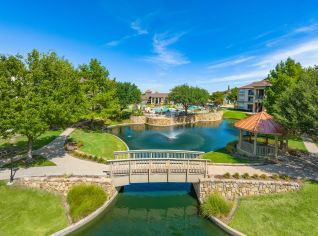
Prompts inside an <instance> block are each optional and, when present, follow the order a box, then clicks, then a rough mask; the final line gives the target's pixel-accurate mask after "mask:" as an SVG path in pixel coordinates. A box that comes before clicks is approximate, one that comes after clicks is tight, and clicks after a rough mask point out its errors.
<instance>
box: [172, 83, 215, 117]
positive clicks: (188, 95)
mask: <svg viewBox="0 0 318 236" xmlns="http://www.w3.org/2000/svg"><path fill="white" fill-rule="evenodd" d="M208 99H209V92H208V91H207V90H205V89H202V88H198V87H191V86H189V85H187V84H183V85H179V86H176V87H174V88H173V89H171V91H170V93H169V96H168V100H169V101H174V102H175V103H181V104H182V106H183V107H184V110H185V113H186V114H187V112H188V108H189V106H190V105H205V104H206V103H207V102H208Z"/></svg>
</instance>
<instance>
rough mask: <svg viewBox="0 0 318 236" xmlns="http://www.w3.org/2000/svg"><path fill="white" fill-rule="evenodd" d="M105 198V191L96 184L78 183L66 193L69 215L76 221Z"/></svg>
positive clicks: (90, 211) (95, 207)
mask: <svg viewBox="0 0 318 236" xmlns="http://www.w3.org/2000/svg"><path fill="white" fill-rule="evenodd" d="M106 199H107V194H106V193H105V191H104V190H103V189H102V188H101V187H100V186H97V185H87V184H80V185H77V186H74V187H73V188H71V190H70V191H69V192H68V194H67V203H68V205H69V209H70V216H71V218H72V220H73V222H76V221H78V220H80V219H82V218H84V217H85V216H88V215H89V214H90V213H92V212H93V211H95V210H96V209H97V208H99V207H100V206H101V205H103V204H104V202H105V201H106Z"/></svg>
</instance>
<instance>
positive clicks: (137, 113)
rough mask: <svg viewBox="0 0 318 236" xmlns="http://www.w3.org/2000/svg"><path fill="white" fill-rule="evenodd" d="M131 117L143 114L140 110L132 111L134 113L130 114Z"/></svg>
mask: <svg viewBox="0 0 318 236" xmlns="http://www.w3.org/2000/svg"><path fill="white" fill-rule="evenodd" d="M132 115H133V116H143V115H144V113H143V111H142V110H140V109H138V110H134V111H133V112H132Z"/></svg>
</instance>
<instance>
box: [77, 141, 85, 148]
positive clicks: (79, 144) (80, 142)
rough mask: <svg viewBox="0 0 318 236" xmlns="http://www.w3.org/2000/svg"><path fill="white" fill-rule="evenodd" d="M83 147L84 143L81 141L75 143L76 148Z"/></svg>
mask: <svg viewBox="0 0 318 236" xmlns="http://www.w3.org/2000/svg"><path fill="white" fill-rule="evenodd" d="M83 146H84V142H83V141H82V140H79V141H78V142H77V147H78V148H80V147H83Z"/></svg>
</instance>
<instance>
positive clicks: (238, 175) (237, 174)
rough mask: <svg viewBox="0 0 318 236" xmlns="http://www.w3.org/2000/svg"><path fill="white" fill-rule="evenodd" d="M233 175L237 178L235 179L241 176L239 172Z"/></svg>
mask: <svg viewBox="0 0 318 236" xmlns="http://www.w3.org/2000/svg"><path fill="white" fill-rule="evenodd" d="M232 176H233V178H235V179H239V178H240V174H239V173H237V172H236V173H234V175H232Z"/></svg>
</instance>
